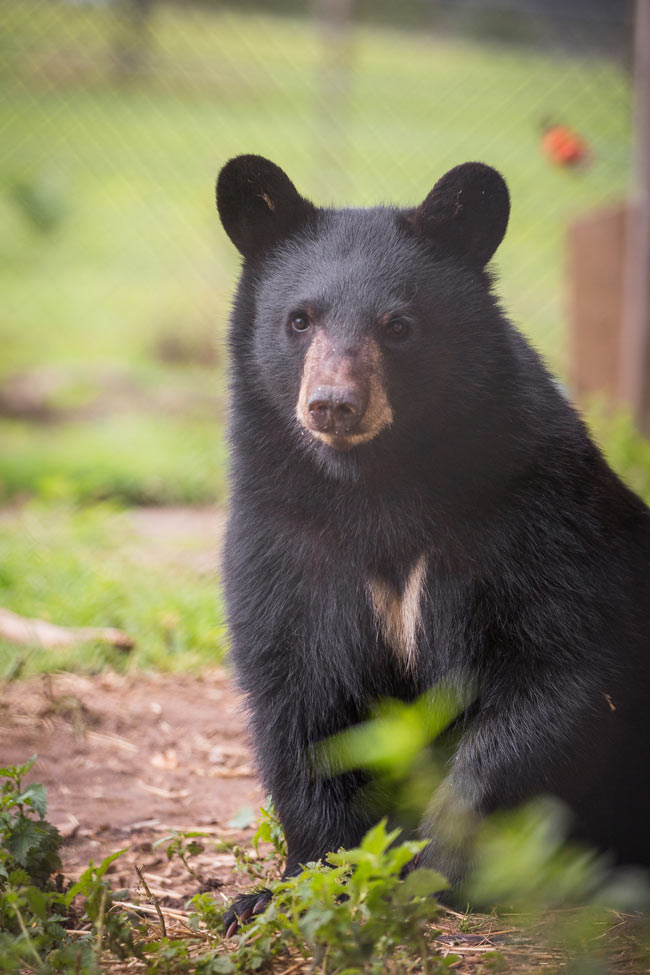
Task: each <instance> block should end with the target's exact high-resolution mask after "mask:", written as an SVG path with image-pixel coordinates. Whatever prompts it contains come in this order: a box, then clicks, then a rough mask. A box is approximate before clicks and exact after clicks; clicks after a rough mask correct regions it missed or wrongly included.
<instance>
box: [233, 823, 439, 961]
mask: <svg viewBox="0 0 650 975" xmlns="http://www.w3.org/2000/svg"><path fill="white" fill-rule="evenodd" d="M265 816H268V812H266V813H265ZM268 821H269V820H268V818H267V819H263V820H262V832H265V827H266V826H267V825H268ZM398 836H399V830H392V831H389V830H387V828H386V822H385V820H382V821H381V822H380V823H378V824H377V826H375V827H374V828H373V829H371V830H370V831H369V832H368V833H367V834H366V836H365V837H364V839H363V840H362V842H361V844H360V846H359V847H356V848H355V849H351V850H340V851H339V852H338V853H331V854H329V856H328V857H327V864H323V863H320V862H318V863H308V864H306V865H305V868H304V869H303V871H302V872H301V873H300V874H299V875H298V876H297V877H291V878H289V879H288V880H278V881H272V882H271V883H270V884H269V887H270V889H271V892H272V894H273V897H272V900H271V903H270V905H269V907H268V908H267V909H266V911H265V912H264V913H263V914H260V915H259V916H256V917H255V918H253V920H252V921H251V922H250V923H249V924H248V925H246V926H245V927H244V929H243V931H242V934H241V935H240V937H239V944H238V948H237V950H236V952H235V953H234V954H233V955H231V956H230V959H231V961H232V964H233V969H232V971H234V972H242V973H243V972H250V971H255V970H257V969H260V968H261V967H262V966H263V965H265V964H268V963H270V962H271V960H272V959H273V958H274V957H276V956H277V955H278V954H280V953H282V952H284V951H287V950H289V951H294V952H296V953H297V954H298V955H299V956H301V957H302V958H305V959H307V958H312V959H313V970H314V971H328V972H332V973H334V972H346V973H350V975H352V973H355V972H359V973H361V972H363V973H369V975H370V973H380V972H382V973H383V972H384V971H386V970H395V971H398V970H404V971H406V970H408V969H405V968H398V967H397V966H398V964H399V956H403V958H402V961H404V962H405V961H406V959H410V961H411V962H414V960H415V958H419V959H420V964H421V965H422V968H421V970H422V971H424V972H426V971H429V972H431V971H434V970H435V971H439V970H440V969H441V967H446V966H447V965H448V964H450V963H451V961H449V960H445V961H443V959H442V958H440V957H439V956H438V955H436V954H435V951H434V949H433V947H432V940H433V938H434V937H435V936H436V934H437V933H438V932H437V931H436V930H435V929H434V928H432V927H431V922H432V921H434V920H435V918H436V917H437V915H438V913H439V911H440V908H439V905H438V903H437V901H436V899H435V894H436V892H438V891H441V890H443V889H445V888H446V887H447V882H446V880H445V879H444V877H442V876H441V875H440V874H439V873H436V872H435V871H431V870H416V871H413V872H409V873H408V875H407V876H406V879H403V874H404V871H405V869H407V868H408V865H409V864H410V863H411V861H412V860H413V858H414V857H415V856H416V855H417V853H418V852H419V851H420V850H421V849H422V847H423V846H424V845H425V844H424V843H423V842H418V841H411V842H406V843H402V844H400V845H396V841H397V839H398ZM452 960H453V959H452ZM432 965H435V966H437V967H435V968H433V967H431V966H432ZM389 966H392V969H390V968H389Z"/></svg>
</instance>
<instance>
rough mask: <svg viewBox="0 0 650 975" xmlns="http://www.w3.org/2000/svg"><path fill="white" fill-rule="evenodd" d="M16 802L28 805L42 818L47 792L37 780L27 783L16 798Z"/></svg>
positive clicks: (44, 811)
mask: <svg viewBox="0 0 650 975" xmlns="http://www.w3.org/2000/svg"><path fill="white" fill-rule="evenodd" d="M16 802H17V803H18V804H22V805H25V806H30V807H31V808H32V809H34V810H35V811H36V812H37V813H38V815H39V816H40V817H41V819H43V817H44V816H45V813H46V811H47V792H46V791H45V786H43V785H41V784H40V783H39V782H34V783H33V784H32V785H28V786H27V788H26V789H25V791H24V792H23V793H21V795H19V796H18V797H17V798H16Z"/></svg>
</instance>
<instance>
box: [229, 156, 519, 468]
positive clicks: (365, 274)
mask: <svg viewBox="0 0 650 975" xmlns="http://www.w3.org/2000/svg"><path fill="white" fill-rule="evenodd" d="M217 191H218V206H219V211H220V214H221V217H222V221H223V223H224V227H225V229H226V231H227V232H228V234H229V235H230V237H231V239H232V240H233V241H234V243H235V244H236V245H237V246H238V248H239V249H240V251H241V252H242V254H243V255H244V257H245V258H246V264H247V266H248V267H249V268H250V270H251V275H250V277H249V282H250V287H251V288H252V290H253V292H254V295H253V297H254V300H253V301H252V302H251V303H250V308H251V312H250V314H251V315H252V316H253V317H254V327H253V328H252V330H251V333H250V334H251V345H250V347H249V348H248V349H247V360H248V367H249V368H252V369H254V371H255V386H256V390H257V391H258V394H259V396H260V397H262V398H263V399H264V401H265V402H266V403H268V404H269V407H270V408H272V409H274V410H275V411H276V413H277V415H278V417H282V418H284V420H285V422H287V423H288V424H289V425H291V426H292V427H293V429H294V431H295V432H296V433H297V434H298V440H299V442H300V443H301V444H302V445H303V446H305V447H307V448H308V449H309V450H310V451H311V452H312V453H315V454H316V455H317V456H320V457H321V459H323V458H328V457H329V459H330V460H334V455H337V457H338V459H337V461H336V463H337V464H338V465H340V464H341V463H343V455H347V457H348V458H350V459H351V455H355V456H358V455H363V452H364V451H367V450H368V449H369V448H371V445H373V444H376V443H381V442H382V441H385V440H386V439H387V438H388V439H390V438H391V437H392V436H393V437H394V436H401V435H402V431H403V430H404V429H406V428H409V427H410V428H412V427H413V424H418V423H420V424H422V423H429V422H435V418H436V416H439V415H441V414H442V413H443V412H444V396H445V390H446V389H447V388H448V387H449V386H450V385H453V383H456V388H458V385H457V384H458V378H459V377H458V376H457V375H454V372H455V371H456V370H457V369H459V368H462V369H463V370H464V371H466V369H467V364H466V357H463V356H460V355H459V346H461V345H463V343H465V342H470V343H471V344H472V345H473V347H474V349H475V351H476V345H477V344H478V345H479V346H480V345H481V342H482V341H484V338H482V337H481V336H482V334H483V333H482V324H483V323H482V321H481V319H482V317H485V316H484V313H485V305H486V300H488V301H489V296H488V287H487V283H486V278H485V276H484V275H483V274H482V268H483V266H484V264H485V263H486V261H487V260H489V258H490V257H491V256H492V253H493V251H494V249H495V248H496V246H497V245H498V243H499V241H500V239H501V237H502V236H503V233H504V232H505V226H506V222H507V216H508V195H507V190H506V188H505V184H504V183H503V180H502V179H501V177H500V176H499V175H498V174H497V173H496V172H495V171H494V170H491V169H489V168H488V167H486V166H483V165H482V164H478V163H476V164H467V166H466V167H458V168H457V169H456V170H452V171H451V172H450V173H448V174H447V176H446V177H443V179H442V180H441V181H440V182H439V183H438V184H436V187H434V189H433V190H432V192H431V193H430V194H429V196H428V197H427V199H426V200H425V201H424V203H423V204H422V205H421V206H420V207H418V208H417V209H415V210H412V211H406V212H405V211H399V210H396V209H392V208H377V209H372V210H338V211H337V210H317V209H316V208H315V207H313V205H312V204H311V203H309V202H308V201H306V200H303V199H302V198H301V197H300V196H299V195H298V193H297V191H296V190H295V187H293V184H292V183H290V181H289V180H288V178H287V177H286V176H285V174H284V173H283V172H282V171H281V170H279V169H278V168H277V167H275V166H274V165H273V164H272V163H270V162H268V161H266V160H262V159H260V158H259V157H255V156H252V157H251V156H244V157H238V158H237V159H235V160H232V161H231V162H230V163H228V165H227V166H226V167H225V168H224V170H222V173H221V175H220V177H219V183H218V188H217ZM484 331H485V330H483V332H484ZM479 352H480V350H479ZM486 354H489V353H488V349H487V348H486ZM474 359H475V360H476V361H480V359H481V355H480V354H479V355H478V356H476V355H474ZM461 363H462V366H461ZM465 378H466V377H464V376H463V377H460V381H461V384H462V383H463V382H464V380H465ZM423 404H425V407H424V410H423ZM423 413H424V415H423Z"/></svg>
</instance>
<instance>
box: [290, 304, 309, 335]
mask: <svg viewBox="0 0 650 975" xmlns="http://www.w3.org/2000/svg"><path fill="white" fill-rule="evenodd" d="M310 324H311V323H310V321H309V315H308V314H307V312H306V311H302V309H301V310H299V311H292V312H291V314H290V315H289V325H290V326H291V328H292V329H293V330H294V332H306V331H307V329H308V328H309V326H310Z"/></svg>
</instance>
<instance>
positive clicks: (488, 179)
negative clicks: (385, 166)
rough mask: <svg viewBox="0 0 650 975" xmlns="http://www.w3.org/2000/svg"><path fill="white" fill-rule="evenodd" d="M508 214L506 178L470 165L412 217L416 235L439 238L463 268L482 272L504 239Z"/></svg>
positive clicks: (448, 176) (447, 178) (453, 172)
mask: <svg viewBox="0 0 650 975" xmlns="http://www.w3.org/2000/svg"><path fill="white" fill-rule="evenodd" d="M509 213H510V196H509V194H508V187H507V186H506V184H505V180H504V179H503V177H502V176H501V175H500V173H497V171H496V169H492V167H491V166H486V165H484V163H477V162H471V163H463V164H462V166H455V167H454V169H450V170H449V172H448V173H445V175H444V176H443V177H442V178H441V179H439V180H438V182H437V183H436V185H435V186H434V187H433V189H432V190H431V192H430V193H429V195H428V196H427V198H426V200H425V201H424V202H423V203H421V204H420V206H419V207H417V208H416V209H415V210H411V212H410V213H409V214H408V215H407V219H408V221H409V223H410V224H411V226H412V228H413V229H414V230H415V232H416V233H417V234H420V235H422V236H424V237H429V238H431V239H432V240H435V241H436V242H437V243H438V244H440V245H441V246H442V247H443V249H445V250H448V251H450V252H451V253H452V254H454V255H455V256H456V257H457V258H459V259H460V260H461V261H462V262H463V264H467V265H469V266H470V267H474V268H483V267H484V266H485V265H486V264H487V262H488V261H489V260H490V258H491V257H492V255H493V254H494V252H495V251H496V249H497V247H498V246H499V244H500V243H501V241H502V240H503V235H504V234H505V232H506V227H507V226H508V215H509Z"/></svg>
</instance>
